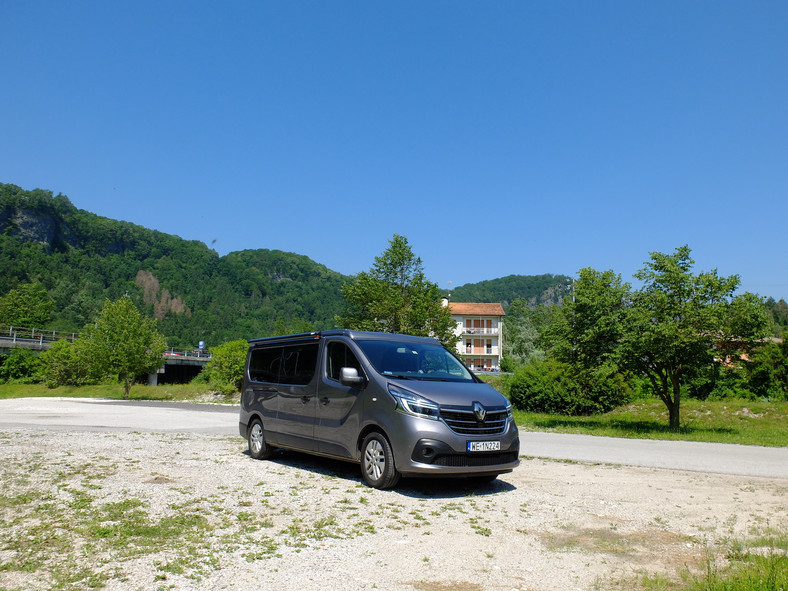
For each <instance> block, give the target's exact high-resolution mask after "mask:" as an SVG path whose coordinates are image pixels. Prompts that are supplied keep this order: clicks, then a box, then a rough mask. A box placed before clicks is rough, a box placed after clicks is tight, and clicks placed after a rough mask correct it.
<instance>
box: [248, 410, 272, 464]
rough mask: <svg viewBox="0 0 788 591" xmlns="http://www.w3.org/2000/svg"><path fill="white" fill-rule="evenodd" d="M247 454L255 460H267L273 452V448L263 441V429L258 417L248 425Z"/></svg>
mask: <svg viewBox="0 0 788 591" xmlns="http://www.w3.org/2000/svg"><path fill="white" fill-rule="evenodd" d="M248 439H249V455H250V456H252V457H253V458H254V459H255V460H267V459H268V458H270V457H271V456H272V455H273V454H274V448H273V447H271V446H270V445H268V444H267V443H266V442H265V431H264V430H263V423H262V421H260V419H254V420H253V421H252V423H251V424H250V425H249V436H248Z"/></svg>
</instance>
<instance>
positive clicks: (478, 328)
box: [444, 299, 505, 371]
mask: <svg viewBox="0 0 788 591" xmlns="http://www.w3.org/2000/svg"><path fill="white" fill-rule="evenodd" d="M444 305H445V306H448V307H449V310H450V311H451V316H452V318H453V319H454V321H455V322H456V323H457V327H456V328H455V334H456V335H457V336H459V337H460V341H459V342H458V343H457V353H458V354H459V355H460V357H462V359H463V361H465V364H466V365H467V366H468V367H470V368H471V369H474V370H487V371H497V370H499V369H500V367H501V357H503V338H502V337H503V317H504V316H505V314H504V311H503V307H502V306H501V304H487V303H471V302H449V301H448V300H447V299H444Z"/></svg>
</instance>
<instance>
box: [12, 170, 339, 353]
mask: <svg viewBox="0 0 788 591" xmlns="http://www.w3.org/2000/svg"><path fill="white" fill-rule="evenodd" d="M347 280H348V277H346V276H343V275H341V274H339V273H336V272H334V271H331V270H330V269H328V268H327V267H325V266H323V265H319V264H317V263H315V262H314V261H312V260H311V259H309V258H308V257H305V256H301V255H297V254H293V253H287V252H281V251H275V250H274V251H271V250H248V251H243V252H234V253H230V254H228V255H227V256H224V257H220V256H219V255H218V254H217V253H216V252H215V251H213V250H211V249H209V248H208V247H207V246H206V245H205V244H203V243H202V242H197V241H188V240H183V239H181V238H179V237H177V236H173V235H170V234H164V233H162V232H157V231H155V230H149V229H147V228H144V227H142V226H137V225H135V224H130V223H128V222H120V221H116V220H111V219H108V218H103V217H100V216H97V215H95V214H92V213H89V212H87V211H84V210H80V209H77V208H76V207H74V205H73V204H72V203H71V202H70V201H69V200H68V198H67V197H65V196H63V195H57V196H53V195H52V193H51V192H49V191H43V190H40V189H36V190H34V191H25V190H23V189H21V188H19V187H17V186H15V185H8V184H0V295H3V294H5V293H7V292H8V290H10V289H13V288H14V287H16V286H17V285H19V284H21V283H26V282H29V281H39V282H41V283H42V284H43V285H44V286H45V287H46V289H47V291H48V292H49V295H50V296H51V297H52V298H53V299H54V300H55V313H54V316H53V320H52V322H51V324H50V326H48V327H46V328H50V329H53V330H66V331H72V330H79V329H81V328H82V327H83V326H84V325H85V323H86V322H88V321H89V320H91V319H92V318H93V317H94V315H95V313H96V312H97V311H98V310H99V309H100V308H101V305H102V304H103V302H104V299H105V298H110V299H117V298H118V297H120V296H122V295H123V294H124V293H128V294H129V295H130V296H131V297H132V298H133V299H134V300H135V302H136V303H137V305H138V306H139V307H140V309H141V310H143V311H145V312H146V313H147V314H149V315H152V316H155V317H156V318H158V320H159V328H160V330H161V331H162V332H163V333H164V334H165V335H166V336H167V338H168V342H169V344H170V345H174V346H185V347H190V346H194V345H195V344H196V343H197V342H198V341H199V340H205V341H206V342H207V343H208V344H209V345H211V344H218V343H221V342H225V341H227V340H231V339H238V338H253V337H258V336H265V335H269V334H273V333H274V332H275V331H286V330H300V329H321V328H329V327H332V326H333V319H334V315H335V314H336V313H338V312H339V310H340V307H341V304H342V296H341V293H340V287H341V286H342V284H343V283H344V282H345V281H347Z"/></svg>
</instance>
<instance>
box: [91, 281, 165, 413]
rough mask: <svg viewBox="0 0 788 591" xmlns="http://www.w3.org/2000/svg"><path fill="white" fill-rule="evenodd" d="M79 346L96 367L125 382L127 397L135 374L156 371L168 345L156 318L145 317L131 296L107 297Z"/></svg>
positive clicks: (126, 397)
mask: <svg viewBox="0 0 788 591" xmlns="http://www.w3.org/2000/svg"><path fill="white" fill-rule="evenodd" d="M76 345H77V347H78V349H79V350H80V351H82V352H84V354H85V358H86V359H88V360H89V362H90V363H91V365H92V366H93V368H94V369H95V370H98V371H100V372H101V373H104V374H110V375H116V376H117V377H118V379H120V380H121V381H122V382H123V384H124V388H125V390H124V398H125V399H126V400H128V398H129V391H130V390H131V383H132V381H133V379H134V376H135V375H136V374H141V373H149V372H151V371H155V370H156V368H158V367H159V366H160V365H161V363H162V355H163V354H164V349H165V348H166V346H167V345H166V343H165V341H164V336H162V335H161V333H159V332H158V330H156V321H155V320H153V319H152V318H145V317H143V316H142V315H141V314H140V312H139V310H137V307H136V306H135V305H134V302H132V301H131V298H129V297H128V296H123V297H121V298H120V299H118V300H116V301H114V302H111V301H110V300H106V301H105V302H104V307H103V308H102V310H101V313H100V314H99V316H98V318H97V319H96V322H95V323H93V324H88V325H86V326H85V328H84V329H83V331H82V334H81V335H80V338H79V339H77V342H76Z"/></svg>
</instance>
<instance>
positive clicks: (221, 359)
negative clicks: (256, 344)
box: [203, 339, 249, 394]
mask: <svg viewBox="0 0 788 591" xmlns="http://www.w3.org/2000/svg"><path fill="white" fill-rule="evenodd" d="M247 351H249V343H248V342H247V341H245V340H243V339H241V340H237V341H230V342H229V343H225V344H224V345H219V346H218V347H213V348H211V360H210V361H209V362H208V365H206V366H205V369H204V370H203V371H205V372H206V373H207V374H208V383H209V384H210V385H211V387H212V388H215V389H216V390H218V391H219V392H221V393H222V394H232V393H233V392H238V391H240V390H241V388H242V387H243V377H244V365H245V364H246V353H247Z"/></svg>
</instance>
